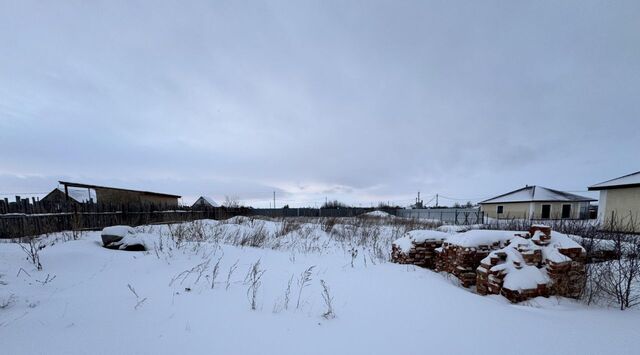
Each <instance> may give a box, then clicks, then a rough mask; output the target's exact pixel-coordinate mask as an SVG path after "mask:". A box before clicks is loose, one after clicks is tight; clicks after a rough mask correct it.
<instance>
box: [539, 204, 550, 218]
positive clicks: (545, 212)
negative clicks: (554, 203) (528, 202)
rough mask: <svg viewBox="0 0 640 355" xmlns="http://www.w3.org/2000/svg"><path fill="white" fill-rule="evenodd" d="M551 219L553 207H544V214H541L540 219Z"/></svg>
mask: <svg viewBox="0 0 640 355" xmlns="http://www.w3.org/2000/svg"><path fill="white" fill-rule="evenodd" d="M550 217H551V205H542V213H541V214H540V218H542V219H548V218H550Z"/></svg>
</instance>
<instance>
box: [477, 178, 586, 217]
mask: <svg viewBox="0 0 640 355" xmlns="http://www.w3.org/2000/svg"><path fill="white" fill-rule="evenodd" d="M592 201H596V200H595V199H592V198H589V197H585V196H579V195H574V194H571V193H568V192H564V191H559V190H553V189H549V188H546V187H542V186H535V185H534V186H525V187H523V188H521V189H518V190H514V191H511V192H507V193H506V194H503V195H499V196H496V197H493V198H490V199H488V200H484V201H482V202H480V209H481V210H482V211H483V212H484V215H485V217H489V218H500V219H587V218H588V216H589V204H590V203H591V202H592Z"/></svg>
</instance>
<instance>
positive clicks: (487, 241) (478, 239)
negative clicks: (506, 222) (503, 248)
mask: <svg viewBox="0 0 640 355" xmlns="http://www.w3.org/2000/svg"><path fill="white" fill-rule="evenodd" d="M516 234H526V232H516V231H501V230H487V229H472V230H470V231H467V232H463V233H458V234H454V235H452V236H450V237H449V238H447V243H449V244H454V245H458V246H461V247H468V248H473V247H478V246H481V245H492V244H495V243H498V244H504V243H505V242H506V241H508V240H510V239H512V238H514V237H515V236H516Z"/></svg>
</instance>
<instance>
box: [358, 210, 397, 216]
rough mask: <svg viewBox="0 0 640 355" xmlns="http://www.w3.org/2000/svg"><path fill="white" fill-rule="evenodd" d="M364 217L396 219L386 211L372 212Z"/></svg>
mask: <svg viewBox="0 0 640 355" xmlns="http://www.w3.org/2000/svg"><path fill="white" fill-rule="evenodd" d="M363 216H367V217H394V216H393V215H392V214H389V213H387V212H385V211H372V212H367V213H365V214H363Z"/></svg>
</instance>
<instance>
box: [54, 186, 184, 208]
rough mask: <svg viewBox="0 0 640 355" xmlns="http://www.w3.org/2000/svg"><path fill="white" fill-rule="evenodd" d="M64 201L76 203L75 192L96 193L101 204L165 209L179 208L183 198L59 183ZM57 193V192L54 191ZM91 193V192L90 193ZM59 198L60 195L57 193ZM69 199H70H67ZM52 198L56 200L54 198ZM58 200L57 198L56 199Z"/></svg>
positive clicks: (116, 188) (96, 199)
mask: <svg viewBox="0 0 640 355" xmlns="http://www.w3.org/2000/svg"><path fill="white" fill-rule="evenodd" d="M59 183H60V184H61V185H62V186H63V187H62V188H60V190H62V192H63V194H64V199H65V200H67V201H72V202H73V201H74V198H73V195H74V193H75V192H74V191H82V190H84V191H92V190H93V191H94V192H95V201H98V202H100V203H101V204H114V205H121V204H132V205H161V206H165V207H177V206H178V199H179V198H181V197H182V196H179V195H171V194H165V193H160V192H151V191H141V190H130V189H122V188H118V187H108V186H98V185H88V184H80V183H75V182H67V181H59ZM54 191H55V190H54ZM88 193H90V192H88ZM55 195H56V196H58V193H55ZM67 197H68V199H67ZM52 198H54V197H53V196H52ZM55 198H57V197H55Z"/></svg>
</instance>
